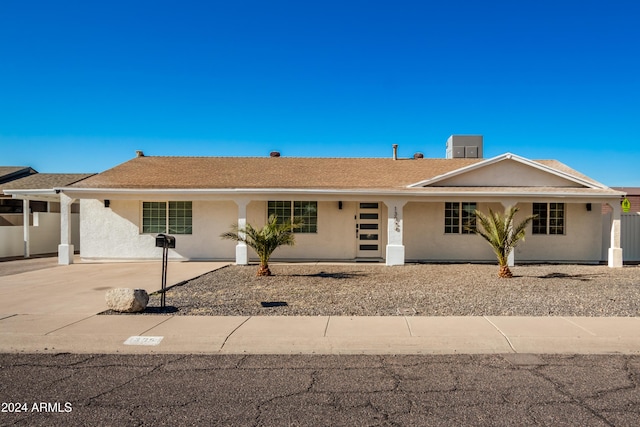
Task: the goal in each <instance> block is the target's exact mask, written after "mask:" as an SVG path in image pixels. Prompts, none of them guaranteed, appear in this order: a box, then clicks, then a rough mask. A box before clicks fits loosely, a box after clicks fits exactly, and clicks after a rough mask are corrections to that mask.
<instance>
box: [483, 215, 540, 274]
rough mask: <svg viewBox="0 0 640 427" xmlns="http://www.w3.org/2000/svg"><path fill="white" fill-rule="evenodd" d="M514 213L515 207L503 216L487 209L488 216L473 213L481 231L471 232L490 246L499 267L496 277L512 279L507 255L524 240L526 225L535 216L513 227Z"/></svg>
mask: <svg viewBox="0 0 640 427" xmlns="http://www.w3.org/2000/svg"><path fill="white" fill-rule="evenodd" d="M516 212H518V208H516V207H515V206H512V207H510V208H509V209H506V210H505V212H504V214H499V213H496V212H493V211H492V210H491V209H489V215H485V214H483V213H482V212H480V211H478V210H476V211H475V214H476V218H477V219H478V222H479V223H480V225H481V227H482V230H480V229H478V228H476V229H475V230H473V231H474V232H475V233H476V234H479V235H480V236H482V237H483V238H484V239H485V240H486V241H487V242H489V244H490V245H491V248H492V249H493V252H494V253H495V254H496V257H497V258H498V265H499V266H500V270H499V272H498V277H501V278H510V277H513V274H512V273H511V270H510V269H509V261H508V259H509V254H510V253H511V251H512V250H513V249H514V248H515V247H516V245H517V244H518V242H519V241H520V240H524V235H525V228H526V227H527V224H529V222H530V221H531V220H532V219H534V218H535V217H536V216H537V215H530V216H528V217H526V218H525V219H524V220H523V221H522V222H520V223H519V224H518V225H516V226H515V227H514V226H513V217H514V215H515V214H516Z"/></svg>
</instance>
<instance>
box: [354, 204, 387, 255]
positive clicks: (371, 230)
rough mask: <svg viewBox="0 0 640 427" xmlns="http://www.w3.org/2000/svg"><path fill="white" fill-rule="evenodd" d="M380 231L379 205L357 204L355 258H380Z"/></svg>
mask: <svg viewBox="0 0 640 427" xmlns="http://www.w3.org/2000/svg"><path fill="white" fill-rule="evenodd" d="M380 231H381V230H380V203H376V202H361V203H358V213H357V215H356V240H357V241H356V245H357V250H356V257H357V258H380V257H381V256H382V255H381V254H382V242H381V237H382V234H381V233H380Z"/></svg>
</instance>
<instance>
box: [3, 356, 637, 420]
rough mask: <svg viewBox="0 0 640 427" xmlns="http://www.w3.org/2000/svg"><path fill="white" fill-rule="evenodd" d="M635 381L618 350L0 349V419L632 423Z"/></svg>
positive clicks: (631, 361) (630, 361)
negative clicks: (377, 352)
mask: <svg viewBox="0 0 640 427" xmlns="http://www.w3.org/2000/svg"><path fill="white" fill-rule="evenodd" d="M639 382H640V356H623V355H591V356H582V355H581V356H566V355H565V356H562V355H553V356H551V355H530V354H505V355H446V356H445V355H442V356H419V355H411V356H346V355H340V356H314V355H248V356H243V355H226V356H223V355H216V356H202V355H86V354H84V355H83V354H58V355H55V354H54V355H51V354H0V397H1V399H0V400H1V402H2V412H1V413H0V423H1V424H2V425H19V426H22V425H24V426H27V425H28V426H52V425H60V426H62V425H64V426H79V425H113V426H115V425H119V426H163V425H166V426H179V425H207V426H213V425H233V426H324V425H333V426H378V425H380V426H412V425H420V426H428V425H434V426H451V425H456V426H463V425H472V426H514V425H518V426H520V425H527V426H538V425H540V426H565V425H567V426H583V427H584V426H612V425H615V426H634V425H638V424H639V423H640V388H639V386H638V385H639ZM18 411H19V412H18Z"/></svg>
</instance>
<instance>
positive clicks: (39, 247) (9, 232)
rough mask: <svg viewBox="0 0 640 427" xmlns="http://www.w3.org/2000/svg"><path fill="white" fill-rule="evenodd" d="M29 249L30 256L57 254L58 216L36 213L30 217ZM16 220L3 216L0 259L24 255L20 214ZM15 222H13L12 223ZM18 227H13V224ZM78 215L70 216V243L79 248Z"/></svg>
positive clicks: (56, 214)
mask: <svg viewBox="0 0 640 427" xmlns="http://www.w3.org/2000/svg"><path fill="white" fill-rule="evenodd" d="M30 216H31V218H30V221H29V223H30V224H32V225H30V226H29V247H30V252H31V254H32V255H37V254H46V253H55V252H58V244H59V243H60V214H59V213H47V212H36V213H33V214H31V215H30ZM16 217H17V219H16V218H8V217H7V216H6V215H5V216H4V218H5V220H6V221H3V224H11V225H2V226H0V258H4V257H14V256H22V255H24V229H23V226H22V219H21V218H22V214H19V215H18V216H16ZM14 220H15V221H14ZM14 223H15V224H18V225H13V224H14ZM79 235H80V215H79V214H71V241H72V243H73V244H74V246H75V248H76V249H79V248H80V238H79Z"/></svg>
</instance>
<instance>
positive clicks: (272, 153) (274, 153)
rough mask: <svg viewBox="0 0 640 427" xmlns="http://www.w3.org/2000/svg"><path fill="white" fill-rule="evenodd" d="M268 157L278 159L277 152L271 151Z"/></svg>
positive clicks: (278, 153) (278, 154)
mask: <svg viewBox="0 0 640 427" xmlns="http://www.w3.org/2000/svg"><path fill="white" fill-rule="evenodd" d="M269 157H280V152H279V151H272V152H270V153H269Z"/></svg>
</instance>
